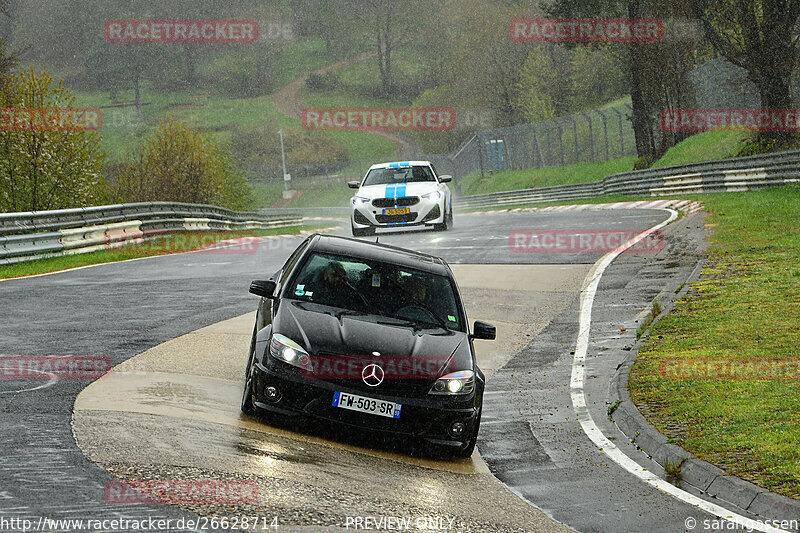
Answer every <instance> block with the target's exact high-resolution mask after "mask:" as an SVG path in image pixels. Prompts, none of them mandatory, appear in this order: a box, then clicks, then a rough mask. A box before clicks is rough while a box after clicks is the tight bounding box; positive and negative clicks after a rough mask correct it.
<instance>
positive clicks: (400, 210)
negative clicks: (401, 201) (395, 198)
mask: <svg viewBox="0 0 800 533" xmlns="http://www.w3.org/2000/svg"><path fill="white" fill-rule="evenodd" d="M410 212H411V208H410V207H397V208H394V209H384V210H383V214H384V215H407V214H409V213H410Z"/></svg>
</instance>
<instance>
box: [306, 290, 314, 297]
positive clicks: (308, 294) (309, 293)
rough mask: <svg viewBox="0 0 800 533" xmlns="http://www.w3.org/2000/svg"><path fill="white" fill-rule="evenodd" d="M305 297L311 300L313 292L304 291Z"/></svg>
mask: <svg viewBox="0 0 800 533" xmlns="http://www.w3.org/2000/svg"><path fill="white" fill-rule="evenodd" d="M306 296H308V297H309V298H311V297H312V296H314V293H313V292H311V291H306Z"/></svg>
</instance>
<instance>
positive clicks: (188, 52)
mask: <svg viewBox="0 0 800 533" xmlns="http://www.w3.org/2000/svg"><path fill="white" fill-rule="evenodd" d="M183 58H184V60H185V61H186V81H187V82H188V83H189V84H194V82H195V76H196V70H195V62H194V49H192V45H190V44H184V45H183Z"/></svg>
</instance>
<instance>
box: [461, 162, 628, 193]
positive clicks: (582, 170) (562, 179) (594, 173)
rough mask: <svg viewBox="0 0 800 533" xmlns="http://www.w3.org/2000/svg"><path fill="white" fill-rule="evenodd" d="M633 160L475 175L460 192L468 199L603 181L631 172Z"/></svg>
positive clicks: (466, 177)
mask: <svg viewBox="0 0 800 533" xmlns="http://www.w3.org/2000/svg"><path fill="white" fill-rule="evenodd" d="M634 161H636V157H633V156H631V157H623V158H619V159H611V160H609V161H602V162H597V163H576V164H574V165H567V166H564V167H545V168H528V169H524V170H506V171H502V172H494V173H492V174H488V173H487V174H485V175H484V176H483V177H481V175H480V173H474V174H470V175H468V176H465V177H464V178H463V179H462V180H461V183H460V186H461V193H462V194H463V195H465V196H467V195H473V194H487V193H491V192H500V191H513V190H517V189H527V188H531V187H551V186H553V185H572V184H575V183H588V182H591V181H600V180H602V179H603V178H605V177H606V176H609V175H611V174H616V173H618V172H627V171H629V170H632V169H633V163H634Z"/></svg>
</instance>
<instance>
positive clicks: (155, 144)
mask: <svg viewBox="0 0 800 533" xmlns="http://www.w3.org/2000/svg"><path fill="white" fill-rule="evenodd" d="M115 178H116V182H115V184H114V190H115V193H116V195H117V198H118V201H122V202H150V201H165V202H187V203H197V204H212V205H219V206H221V207H227V208H229V209H235V210H246V209H249V208H250V207H251V206H252V203H253V197H252V189H251V188H250V185H249V184H248V182H247V180H246V179H245V177H244V175H243V174H242V173H240V172H237V171H236V170H235V169H234V167H233V163H232V161H231V157H230V149H229V147H228V146H227V145H223V144H220V143H218V142H217V141H216V140H214V138H213V137H212V136H211V134H209V133H207V132H205V131H202V130H199V129H196V128H193V127H191V126H189V125H187V124H184V123H183V122H180V121H177V120H175V119H173V118H172V117H171V116H170V117H169V118H168V119H167V120H165V121H163V122H162V123H161V124H160V125H159V126H158V128H157V129H156V131H155V132H153V135H152V136H150V137H149V138H148V139H146V141H145V143H144V145H143V146H142V147H141V149H140V151H139V152H138V154H137V155H136V156H135V157H134V159H133V160H130V161H128V162H126V163H125V164H123V165H120V166H118V167H117V168H116V169H115Z"/></svg>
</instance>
